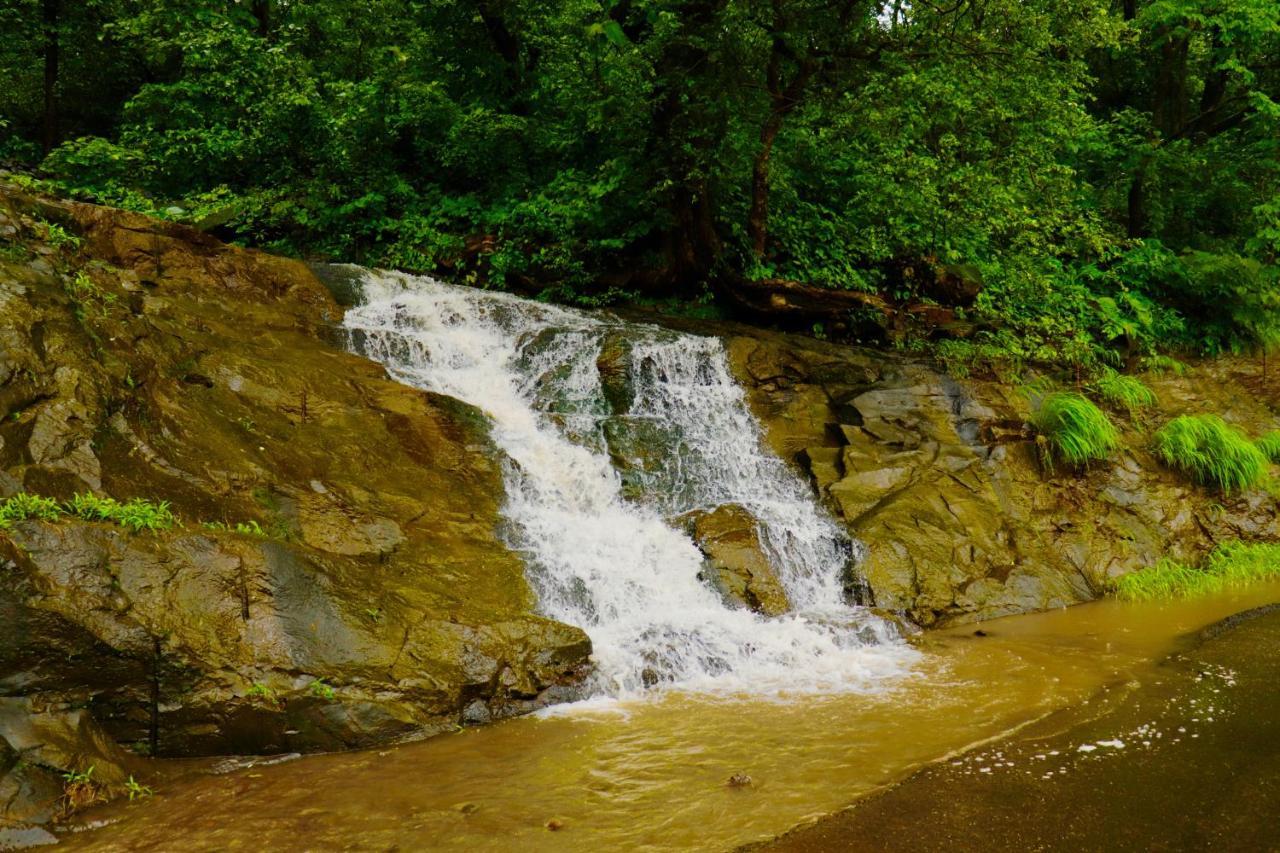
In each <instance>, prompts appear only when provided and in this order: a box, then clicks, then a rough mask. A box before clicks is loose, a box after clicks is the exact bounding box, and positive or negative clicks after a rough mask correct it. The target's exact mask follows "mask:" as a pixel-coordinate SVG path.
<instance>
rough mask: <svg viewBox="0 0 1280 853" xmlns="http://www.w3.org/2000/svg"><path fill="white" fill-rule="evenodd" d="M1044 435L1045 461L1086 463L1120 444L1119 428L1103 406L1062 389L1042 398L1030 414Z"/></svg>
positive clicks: (1074, 463) (1049, 462)
mask: <svg viewBox="0 0 1280 853" xmlns="http://www.w3.org/2000/svg"><path fill="white" fill-rule="evenodd" d="M1031 423H1032V425H1033V426H1034V427H1035V428H1036V429H1037V430H1038V431H1039V432H1040V434H1041V435H1042V436H1044V439H1045V442H1046V446H1045V462H1046V463H1047V464H1050V465H1051V464H1053V462H1054V461H1062V462H1066V463H1068V464H1069V465H1075V466H1080V465H1087V464H1088V463H1089V462H1091V461H1094V460H1100V459H1106V458H1107V457H1108V456H1109V455H1110V454H1111V451H1113V450H1115V449H1116V448H1117V447H1119V445H1120V432H1119V431H1118V430H1117V429H1116V427H1115V424H1113V423H1111V419H1110V418H1108V417H1107V416H1106V413H1104V412H1103V411H1102V410H1101V409H1099V408H1098V407H1097V406H1095V405H1094V404H1093V403H1092V402H1091V401H1090V400H1088V399H1086V398H1085V397H1083V396H1081V395H1080V394H1076V393H1072V392H1066V391H1060V392H1058V393H1056V394H1050V395H1049V396H1047V397H1045V398H1044V399H1043V400H1042V401H1041V402H1040V407H1039V408H1038V409H1036V411H1035V413H1034V414H1033V415H1032V417H1031Z"/></svg>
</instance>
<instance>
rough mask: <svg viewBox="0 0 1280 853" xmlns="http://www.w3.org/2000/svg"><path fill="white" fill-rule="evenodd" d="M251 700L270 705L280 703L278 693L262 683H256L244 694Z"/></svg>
mask: <svg viewBox="0 0 1280 853" xmlns="http://www.w3.org/2000/svg"><path fill="white" fill-rule="evenodd" d="M244 695H245V696H247V697H248V698H250V699H257V700H260V701H262V702H265V703H267V704H268V705H274V704H276V703H277V702H278V701H279V697H278V696H277V695H276V692H275V691H274V690H272V689H271V688H270V687H268V686H267V685H265V684H263V683H262V682H260V681H255V682H254V683H253V686H252V687H250V688H249V689H248V690H247V691H246V692H245V694H244Z"/></svg>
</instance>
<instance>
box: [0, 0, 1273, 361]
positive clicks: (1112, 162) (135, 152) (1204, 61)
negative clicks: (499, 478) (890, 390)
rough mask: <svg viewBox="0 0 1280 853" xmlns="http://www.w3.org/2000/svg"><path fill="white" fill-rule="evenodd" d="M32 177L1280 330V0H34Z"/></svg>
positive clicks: (824, 301) (165, 202) (274, 216)
mask: <svg viewBox="0 0 1280 853" xmlns="http://www.w3.org/2000/svg"><path fill="white" fill-rule="evenodd" d="M0 32H3V33H4V35H5V38H4V39H3V41H0V77H2V78H3V80H4V81H5V86H4V88H3V90H2V91H0V162H3V163H4V164H5V165H7V166H8V167H9V168H10V169H11V170H12V171H13V173H14V174H15V175H16V176H17V177H18V179H19V180H24V181H29V182H32V183H35V184H38V185H40V186H43V187H46V188H50V189H52V190H54V191H56V192H60V193H63V194H69V195H73V196H76V197H81V198H86V199H91V200H96V201H101V202H104V203H108V204H114V205H119V206H123V207H127V208H131V209H135V210H142V211H146V212H149V213H153V214H155V215H159V216H162V217H167V218H171V219H177V220H180V221H184V222H189V223H191V224H194V225H195V226H196V227H199V228H202V229H206V230H211V231H213V232H214V233H216V234H218V235H219V236H221V237H224V238H226V239H233V240H235V241H237V242H240V243H243V244H246V245H251V246H256V247H260V248H265V249H269V250H273V251H278V252H284V253H288V254H295V255H299V256H303V257H317V258H333V259H339V260H347V261H356V262H360V263H365V264H370V265H382V266H390V267H397V268H402V269H407V270H413V271H422V272H433V273H437V274H442V275H445V276H448V277H449V278H451V279H454V280H458V281H466V282H471V283H476V284H482V285H485V286H490V287H504V288H510V289H514V290H518V291H520V292H523V293H534V294H539V295H541V296H542V297H543V298H548V299H555V300H561V301H570V302H576V303H579V304H606V303H613V302H629V301H630V302H656V301H662V302H664V303H666V304H675V305H679V306H681V307H682V308H683V309H684V310H689V311H700V312H713V311H714V312H719V311H726V310H728V311H733V312H736V313H742V312H744V311H745V312H750V313H752V314H754V315H757V316H758V317H763V318H767V319H773V320H776V321H778V322H783V323H788V324H791V325H793V326H794V325H801V326H803V327H804V328H806V329H808V330H811V331H812V332H813V333H814V334H818V335H826V336H833V337H846V338H858V337H863V336H865V332H866V330H867V329H868V328H878V329H879V330H880V331H881V333H887V335H888V336H889V337H890V338H891V339H893V340H895V341H897V342H898V343H899V345H902V346H909V347H910V346H927V347H929V348H931V350H932V351H933V352H935V353H936V354H938V355H939V356H941V357H942V358H944V359H945V360H946V361H947V362H948V363H949V364H951V365H952V366H953V367H954V368H955V369H957V370H973V369H982V370H987V369H990V368H993V367H994V368H996V369H998V370H999V369H1003V368H1007V367H1009V366H1011V365H1020V364H1024V363H1027V362H1052V363H1057V364H1060V365H1063V366H1069V367H1073V368H1074V369H1075V371H1076V372H1077V374H1079V373H1080V372H1082V371H1083V372H1089V373H1092V372H1096V371H1099V370H1104V369H1106V368H1107V367H1108V366H1122V365H1132V364H1136V363H1139V362H1142V363H1145V364H1147V365H1152V364H1159V363H1161V362H1164V363H1168V362H1169V357H1170V355H1173V356H1175V357H1176V356H1182V357H1187V356H1188V355H1191V354H1200V353H1210V354H1211V353H1215V352H1223V351H1240V352H1253V353H1257V352H1262V353H1265V352H1266V350H1267V349H1268V348H1270V347H1271V346H1272V345H1273V344H1277V343H1280V281H1278V280H1277V277H1278V276H1277V270H1276V265H1275V261H1276V256H1277V252H1280V4H1276V3H1275V2H1274V0H1122V2H1113V0H897V2H887V3H886V2H863V0H564V2H558V3H544V2H534V0H367V2H361V3H354V2H349V0H314V2H297V0H79V2H69V0H0Z"/></svg>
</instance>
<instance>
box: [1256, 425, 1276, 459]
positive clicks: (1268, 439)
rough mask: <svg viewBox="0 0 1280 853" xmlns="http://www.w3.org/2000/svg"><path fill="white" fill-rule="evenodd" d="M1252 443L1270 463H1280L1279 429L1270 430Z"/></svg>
mask: <svg viewBox="0 0 1280 853" xmlns="http://www.w3.org/2000/svg"><path fill="white" fill-rule="evenodd" d="M1254 443H1255V444H1257V445H1258V449H1259V450H1261V451H1262V455H1263V456H1265V457H1267V458H1268V459H1270V460H1271V461H1272V462H1280V429H1278V430H1272V431H1271V432H1269V433H1267V434H1266V435H1264V436H1263V437H1262V438H1260V439H1258V440H1257V441H1256V442H1254Z"/></svg>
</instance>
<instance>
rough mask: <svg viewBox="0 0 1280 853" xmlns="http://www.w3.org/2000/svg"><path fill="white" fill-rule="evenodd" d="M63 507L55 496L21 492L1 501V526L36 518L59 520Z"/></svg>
mask: <svg viewBox="0 0 1280 853" xmlns="http://www.w3.org/2000/svg"><path fill="white" fill-rule="evenodd" d="M61 514H62V508H61V507H59V506H58V502H57V501H55V500H54V499H53V498H42V497H40V496H39V495H29V494H27V493H26V492H19V493H18V494H16V495H14V496H13V497H11V498H9V499H7V500H5V501H4V502H3V503H0V528H5V527H9V526H11V525H12V524H13V523H14V522H15V521H26V520H27V519H29V518H34V519H37V520H39V521H57V520H58V516H60V515H61Z"/></svg>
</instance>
